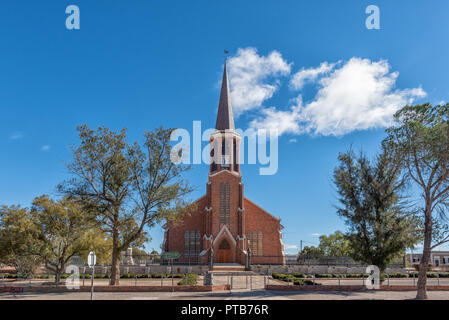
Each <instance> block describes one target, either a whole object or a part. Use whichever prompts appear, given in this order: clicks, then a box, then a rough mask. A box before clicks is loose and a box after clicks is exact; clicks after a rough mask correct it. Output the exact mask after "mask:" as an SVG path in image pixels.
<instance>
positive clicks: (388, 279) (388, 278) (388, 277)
mask: <svg viewBox="0 0 449 320" xmlns="http://www.w3.org/2000/svg"><path fill="white" fill-rule="evenodd" d="M387 281H388V285H390V276H389V275H388V273H387Z"/></svg>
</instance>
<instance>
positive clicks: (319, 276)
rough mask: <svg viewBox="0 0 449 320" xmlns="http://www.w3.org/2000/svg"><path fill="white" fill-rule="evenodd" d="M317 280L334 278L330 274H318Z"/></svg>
mask: <svg viewBox="0 0 449 320" xmlns="http://www.w3.org/2000/svg"><path fill="white" fill-rule="evenodd" d="M315 278H332V275H331V274H329V273H317V274H316V275H315Z"/></svg>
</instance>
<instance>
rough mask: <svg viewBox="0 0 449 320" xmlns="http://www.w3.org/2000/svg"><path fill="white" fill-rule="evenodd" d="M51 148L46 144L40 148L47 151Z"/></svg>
mask: <svg viewBox="0 0 449 320" xmlns="http://www.w3.org/2000/svg"><path fill="white" fill-rule="evenodd" d="M50 149H51V146H49V145H48V144H46V145H43V146H42V148H41V151H49V150H50Z"/></svg>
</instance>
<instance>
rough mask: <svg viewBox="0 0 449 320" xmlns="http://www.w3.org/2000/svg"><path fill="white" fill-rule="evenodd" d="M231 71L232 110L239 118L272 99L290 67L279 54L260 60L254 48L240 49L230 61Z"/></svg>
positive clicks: (274, 52) (276, 52)
mask: <svg viewBox="0 0 449 320" xmlns="http://www.w3.org/2000/svg"><path fill="white" fill-rule="evenodd" d="M228 67H229V82H230V87H231V96H232V106H233V110H234V113H235V114H236V116H238V115H240V114H241V113H242V112H245V111H248V110H251V109H255V108H258V107H260V106H261V105H262V103H263V102H264V101H265V100H267V99H269V98H271V97H272V96H273V94H274V93H275V92H276V90H277V89H278V86H279V81H278V77H279V76H281V75H287V74H289V73H290V68H291V65H290V64H288V63H287V62H286V61H285V60H284V59H283V58H282V56H281V54H280V53H279V52H278V51H272V52H271V53H270V54H269V55H268V56H260V55H258V53H257V50H256V49H255V48H245V49H241V48H240V49H238V51H237V55H235V56H234V57H231V58H229V61H228Z"/></svg>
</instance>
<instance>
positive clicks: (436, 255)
mask: <svg viewBox="0 0 449 320" xmlns="http://www.w3.org/2000/svg"><path fill="white" fill-rule="evenodd" d="M406 259H407V261H408V262H409V263H410V264H411V265H415V264H419V263H420V262H421V259H422V253H408V254H406ZM429 263H430V264H432V265H433V266H434V267H436V268H438V267H441V266H447V267H449V251H432V252H431V253H430V262H429Z"/></svg>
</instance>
